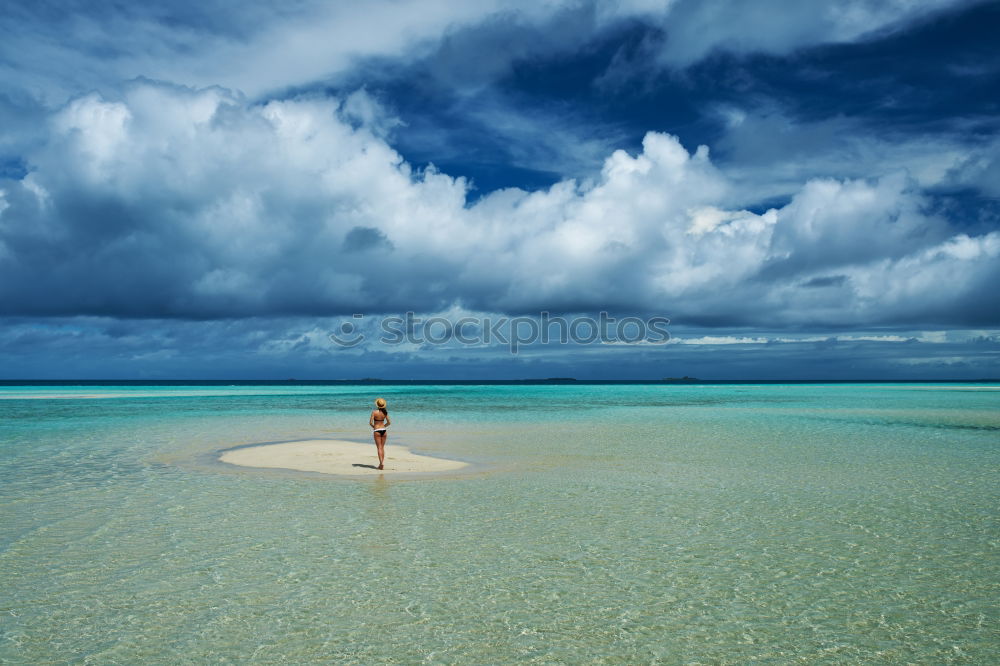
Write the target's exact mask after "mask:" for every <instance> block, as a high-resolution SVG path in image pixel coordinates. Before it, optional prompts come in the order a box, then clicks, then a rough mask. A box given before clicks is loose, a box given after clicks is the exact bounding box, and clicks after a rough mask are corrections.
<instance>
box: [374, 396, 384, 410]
mask: <svg viewBox="0 0 1000 666" xmlns="http://www.w3.org/2000/svg"><path fill="white" fill-rule="evenodd" d="M375 406H376V407H379V408H381V407H385V398H378V399H376V400H375Z"/></svg>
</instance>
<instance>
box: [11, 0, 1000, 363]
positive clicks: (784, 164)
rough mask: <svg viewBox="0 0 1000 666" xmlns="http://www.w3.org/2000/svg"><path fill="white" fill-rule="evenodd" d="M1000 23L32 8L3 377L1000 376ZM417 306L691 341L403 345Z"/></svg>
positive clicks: (826, 14)
mask: <svg viewBox="0 0 1000 666" xmlns="http://www.w3.org/2000/svg"><path fill="white" fill-rule="evenodd" d="M998 28H1000V3H997V2H981V1H975V0H965V1H963V0H921V1H911V0H837V1H834V0H831V1H830V2H824V3H815V4H813V3H787V2H782V1H778V0H760V1H758V2H742V1H737V0H699V1H697V2H695V1H694V0H631V1H623V2H617V3H610V2H602V3H589V2H580V1H573V2H560V1H557V0H553V1H551V2H545V3H537V2H534V3H523V2H520V3H519V2H505V1H502V0H489V1H484V2H480V3H466V2H456V1H453V0H437V1H428V2H419V3H417V2H398V1H388V0H385V1H377V0H376V1H373V2H369V3H366V4H364V5H363V6H360V5H353V4H347V3H325V2H311V1H307V0H306V1H303V2H298V3H294V4H289V3H282V2H257V3H244V4H242V5H240V6H239V7H237V6H236V5H233V4H232V3H227V2H203V3H163V2H153V3H134V4H133V5H129V4H124V5H122V4H118V3H87V2H53V3H14V4H13V5H12V6H10V7H9V9H8V10H7V11H5V12H4V14H3V16H0V82H2V86H0V378H140V379H141V378H223V377H227V378H228V377H231V378H279V379H280V378H287V377H297V378H300V379H305V378H329V379H338V378H347V379H350V378H361V377H383V378H414V377H415V378H421V377H425V378H493V377H495V378H536V377H550V376H573V377H578V378H658V377H667V376H682V375H689V376H697V377H704V378H711V379H723V378H733V379H747V378H762V379H765V378H766V379H781V378H788V379H803V378H831V379H850V378H890V379H906V378H958V379H962V378H983V377H1000V296H998V290H997V288H996V285H997V284H1000V280H998V278H1000V200H998V197H1000V132H998V130H1000V108H998V106H1000V96H998V94H997V92H996V91H997V90H1000V52H998V51H997V49H996V48H995V45H994V43H993V42H994V41H995V39H994V36H995V34H996V33H997V29H998ZM408 311H409V312H414V313H417V314H418V315H420V316H422V317H424V318H427V317H435V316H436V317H440V318H443V319H447V320H450V321H456V320H457V319H460V318H462V317H468V318H473V319H479V320H481V319H484V318H491V319H492V320H494V321H496V320H497V319H498V318H500V317H537V316H539V314H540V313H542V312H548V313H552V314H553V315H558V316H563V317H565V318H569V319H572V318H574V317H576V318H583V317H596V316H597V313H599V312H607V313H610V314H611V315H612V316H615V317H618V318H622V317H629V316H631V317H636V318H639V319H643V320H646V319H649V318H650V317H663V318H668V319H669V320H670V324H669V330H670V340H669V341H668V342H666V343H663V344H647V343H646V341H638V342H635V343H633V344H601V343H599V342H598V343H592V344H566V345H563V344H554V343H550V344H536V345H532V344H527V345H523V346H522V347H521V349H520V351H519V353H518V354H511V353H510V351H509V349H508V347H507V346H505V345H503V344H490V343H486V342H483V341H482V340H480V341H479V342H478V343H477V344H468V345H464V344H458V343H456V342H455V341H454V340H452V341H450V342H449V343H448V344H443V345H429V344H426V343H424V344H421V343H405V344H386V343H385V342H383V341H382V340H380V339H379V336H378V335H377V331H378V323H379V321H380V319H381V318H384V317H391V316H395V315H399V314H401V313H404V312H408ZM354 315H362V317H354ZM344 322H349V323H350V324H351V325H352V326H355V327H356V331H357V332H358V333H363V334H364V340H363V341H362V342H361V343H359V344H357V345H355V346H352V347H342V346H339V345H336V344H334V343H333V342H332V341H331V339H330V338H329V333H330V332H333V331H336V330H340V329H339V327H340V326H341V325H342V324H343V323H344ZM477 330H478V329H477Z"/></svg>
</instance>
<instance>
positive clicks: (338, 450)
mask: <svg viewBox="0 0 1000 666" xmlns="http://www.w3.org/2000/svg"><path fill="white" fill-rule="evenodd" d="M219 460H221V461H222V462H225V463H230V464H232V465H242V466H244V467H271V468H276V469H294V470H299V471H302V472H321V473H323V474H341V475H351V476H357V475H369V474H383V473H385V472H396V473H399V472H404V473H407V474H413V473H417V474H419V473H433V472H452V471H455V470H459V469H463V468H465V467H468V466H469V463H465V462H462V461H460V460H448V459H447V458H432V457H430V456H422V455H419V454H416V453H413V452H412V451H410V450H409V449H407V448H404V447H402V446H393V445H391V444H386V447H385V470H378V469H375V468H376V467H377V466H378V454H377V453H376V451H375V444H374V443H372V444H359V443H357V442H345V441H342V440H337V439H308V440H302V441H299V442H283V443H279V444H261V445H260V446H246V447H242V448H238V449H231V450H229V451H226V452H225V453H223V454H222V455H221V456H220V457H219Z"/></svg>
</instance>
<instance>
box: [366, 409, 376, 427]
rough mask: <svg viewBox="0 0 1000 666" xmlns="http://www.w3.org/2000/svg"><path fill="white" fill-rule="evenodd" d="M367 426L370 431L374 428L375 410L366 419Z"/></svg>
mask: <svg viewBox="0 0 1000 666" xmlns="http://www.w3.org/2000/svg"><path fill="white" fill-rule="evenodd" d="M368 425H370V426H371V427H372V429H374V428H375V410H372V414H371V416H369V417H368Z"/></svg>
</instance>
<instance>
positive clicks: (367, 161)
mask: <svg viewBox="0 0 1000 666" xmlns="http://www.w3.org/2000/svg"><path fill="white" fill-rule="evenodd" d="M350 99H351V101H350V103H348V104H346V105H345V104H342V103H340V102H338V101H336V100H329V99H320V98H300V99H295V100H288V101H281V102H277V101H273V102H269V103H267V104H262V105H261V104H251V103H248V102H247V101H246V100H244V99H243V98H242V97H241V96H239V95H236V94H233V93H229V92H227V91H225V90H223V89H220V88H208V89H202V90H192V89H187V88H182V87H177V86H169V85H165V84H156V83H152V82H137V83H134V84H133V85H131V86H130V87H128V88H127V89H126V91H125V92H124V93H123V95H122V96H121V98H120V99H115V100H108V99H104V98H102V97H100V96H99V95H96V94H92V95H87V96H84V97H81V98H78V99H76V100H74V101H72V102H71V103H70V104H69V105H67V106H66V107H65V108H64V109H62V110H60V111H59V112H58V113H56V114H54V115H53V117H52V118H51V120H50V122H51V125H50V126H51V128H52V133H51V135H50V137H49V139H48V141H47V143H45V144H44V145H43V146H41V147H39V149H38V150H36V151H35V152H34V153H33V154H32V155H30V163H31V173H30V175H29V176H27V177H26V178H25V179H23V180H20V181H7V182H5V183H3V190H4V191H5V192H6V194H5V197H4V200H5V201H6V202H7V206H8V207H7V208H6V209H5V210H4V211H3V212H2V214H0V243H2V244H3V246H5V247H6V248H7V251H8V253H9V258H8V259H6V260H4V261H2V262H0V304H2V306H3V309H4V311H5V312H8V313H21V314H44V315H55V314H65V313H89V314H95V315H100V314H113V315H118V316H125V317H129V316H156V317H162V316H182V317H195V318H198V317H215V316H245V315H266V316H279V315H285V314H293V313H294V314H303V315H320V314H329V315H333V314H340V313H351V312H392V311H399V312H402V311H405V310H410V309H416V310H424V311H436V310H440V309H442V308H447V307H450V306H453V305H460V306H463V307H466V308H469V309H473V310H479V311H494V312H496V311H508V312H511V311H528V312H530V311H536V312H537V311H540V310H550V311H571V312H579V311H587V310H590V311H594V310H598V309H613V310H618V311H631V312H648V313H656V314H661V315H665V316H669V317H671V319H673V320H674V321H675V322H677V323H698V324H707V325H725V324H755V325H768V326H774V327H779V328H780V327H784V326H791V325H814V326H821V325H828V326H842V325H852V324H854V325H857V324H865V323H868V322H879V323H880V324H891V323H894V322H898V321H904V322H911V323H920V322H924V323H925V324H927V325H931V326H932V327H935V326H940V325H947V324H949V323H954V322H959V323H963V324H975V323H977V322H979V323H980V324H987V323H988V324H993V323H995V319H996V313H997V312H1000V308H993V309H990V307H989V304H990V303H993V302H994V301H995V300H996V296H994V295H992V291H991V288H990V285H991V284H994V283H995V282H996V278H997V277H998V275H997V273H998V265H1000V262H998V261H997V259H998V254H1000V234H998V233H997V232H994V233H991V234H986V235H983V236H968V235H964V234H961V233H957V232H956V231H955V230H953V229H951V228H950V227H949V226H948V224H947V223H946V222H945V221H944V220H940V219H936V218H934V217H930V216H928V214H927V213H926V212H925V211H924V208H923V206H922V203H923V199H922V194H921V190H920V187H919V184H918V183H916V182H915V181H914V180H913V179H910V178H906V177H904V176H902V175H898V174H896V175H893V174H889V175H887V176H885V177H882V178H877V179H872V180H864V181H862V180H832V179H813V180H809V181H807V182H805V183H803V184H801V186H800V188H799V191H798V192H797V193H796V194H795V196H794V197H793V199H792V201H791V203H789V204H788V205H787V206H784V207H782V208H780V209H775V210H770V211H766V212H764V213H761V214H756V213H752V212H749V211H746V210H741V209H738V208H735V209H734V208H731V207H729V202H731V201H732V200H734V199H735V198H736V197H737V196H738V191H736V189H735V187H734V184H733V182H732V180H731V179H730V178H729V177H728V175H727V174H726V173H725V172H724V171H722V170H720V169H719V168H718V167H716V166H715V165H714V164H713V163H712V160H711V159H710V157H709V152H708V149H707V148H705V147H701V148H699V149H698V150H696V151H694V152H693V153H691V152H688V150H686V149H685V148H684V147H683V146H681V144H680V143H679V142H678V141H677V139H676V138H674V137H672V136H669V135H665V134H658V133H649V134H648V135H647V136H646V138H645V140H644V141H643V150H642V152H641V153H639V154H638V155H630V154H628V153H626V152H624V151H616V152H614V153H612V154H611V155H610V156H609V157H608V158H607V159H606V161H605V163H604V167H603V169H602V171H601V173H600V175H599V176H598V177H597V178H595V180H594V181H593V182H586V183H579V182H576V181H573V180H566V181H562V182H559V183H557V184H556V185H554V186H553V187H551V188H548V189H545V190H539V191H535V192H525V191H522V190H517V189H511V190H502V191H497V192H494V193H491V194H490V195H488V196H485V197H483V198H482V199H480V200H479V201H477V202H476V203H475V204H472V205H470V204H469V203H468V200H467V184H466V183H465V181H464V180H463V179H461V178H452V177H451V176H448V175H446V174H443V173H440V172H437V171H435V170H434V169H428V170H426V171H422V172H415V171H414V170H413V169H412V168H411V167H410V165H408V164H407V163H406V162H405V161H404V160H403V159H402V158H401V156H400V155H399V154H398V153H397V152H396V151H395V150H393V149H392V147H391V146H390V145H389V144H387V143H386V141H385V139H384V138H383V137H382V135H381V133H380V131H379V127H381V126H382V125H381V124H382V123H383V122H384V120H383V119H382V118H380V117H379V115H378V114H379V112H378V110H377V106H376V105H369V104H367V103H366V102H365V101H364V93H356V94H355V95H354V96H352V97H351V98H350ZM358 109H362V111H359V110H358ZM359 123H360V124H359ZM39 192H44V193H45V194H44V197H40V196H39V194H38V193H39ZM359 228H361V229H362V230H366V233H367V234H368V236H370V237H371V238H374V239H376V240H378V241H379V242H376V243H371V244H365V243H362V244H350V243H349V244H347V246H345V239H346V238H347V236H348V234H351V233H352V232H354V234H355V235H357V234H358V232H357V229H359ZM368 236H366V238H367V237H368ZM345 247H346V248H347V249H345ZM991 299H992V300H991ZM984 304H985V307H984Z"/></svg>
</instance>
